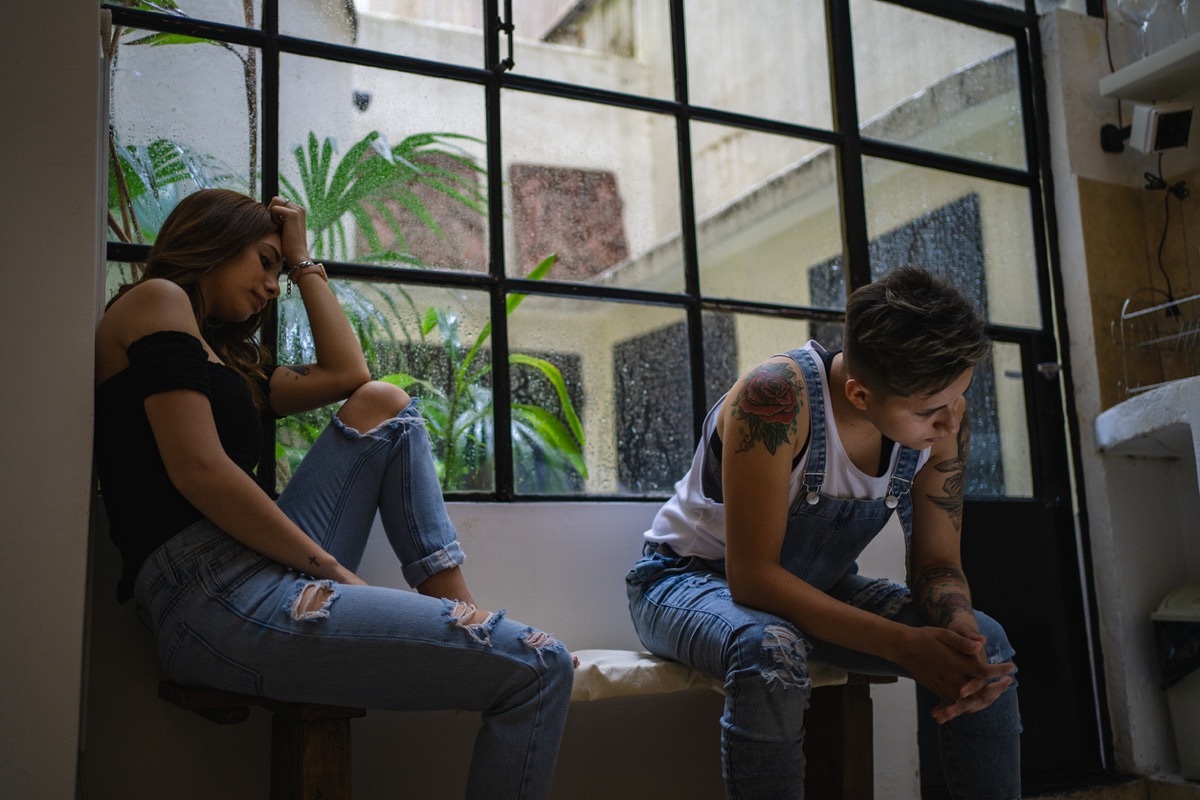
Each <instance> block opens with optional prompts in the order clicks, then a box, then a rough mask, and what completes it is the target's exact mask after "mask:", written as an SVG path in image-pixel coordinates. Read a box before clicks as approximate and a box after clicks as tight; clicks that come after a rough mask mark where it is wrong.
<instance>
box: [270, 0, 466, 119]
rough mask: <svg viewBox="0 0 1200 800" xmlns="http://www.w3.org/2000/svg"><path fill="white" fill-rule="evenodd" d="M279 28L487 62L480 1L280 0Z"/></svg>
mask: <svg viewBox="0 0 1200 800" xmlns="http://www.w3.org/2000/svg"><path fill="white" fill-rule="evenodd" d="M279 31H280V33H283V34H286V35H288V36H299V37H302V38H306V39H314V40H317V41H322V42H330V43H332V44H340V45H346V46H349V47H361V48H363V49H364V50H374V51H378V52H381V53H389V54H392V55H401V56H407V57H410V58H420V59H424V60H427V61H443V62H448V63H452V64H460V65H463V66H469V67H480V66H483V4H482V3H481V2H480V0H355V2H354V3H347V2H346V0H314V1H313V2H306V3H294V2H280V3H279ZM360 102H361V101H360Z"/></svg>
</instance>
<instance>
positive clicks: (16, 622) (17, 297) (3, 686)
mask: <svg viewBox="0 0 1200 800" xmlns="http://www.w3.org/2000/svg"><path fill="white" fill-rule="evenodd" d="M98 17H99V15H98V12H97V11H96V4H95V3H93V2H90V0H68V1H67V2H59V3H33V4H15V3H5V4H4V5H3V6H0V107H3V108H4V109H5V111H4V115H5V118H4V123H3V124H2V125H0V183H2V185H3V186H4V191H5V202H4V213H3V214H0V238H2V239H3V241H4V246H5V258H4V264H3V266H0V272H2V273H3V288H2V289H0V368H2V370H3V378H2V379H0V409H3V415H2V416H0V441H3V442H4V458H3V461H2V463H0V552H2V553H3V555H2V557H0V585H2V586H3V587H4V596H5V601H4V614H3V616H4V624H3V626H0V653H3V654H4V665H3V667H2V668H0V669H2V672H3V676H4V677H3V680H2V681H0V787H2V788H0V793H2V794H4V796H5V797H11V798H14V800H25V798H69V797H72V796H73V794H74V785H75V763H76V749H77V745H78V743H79V736H78V734H79V723H80V714H81V712H82V706H81V702H80V697H81V687H82V681H81V677H82V667H83V660H84V650H85V648H84V641H85V640H84V625H85V614H84V610H85V598H86V587H87V583H88V571H87V541H88V508H89V502H90V499H91V495H90V492H89V485H90V480H91V439H92V403H91V397H92V347H91V342H92V329H93V324H94V320H95V308H96V300H97V285H98V276H99V272H98V269H97V267H98V254H99V252H100V250H99V248H100V241H101V238H100V230H99V225H100V220H99V218H98V215H97V213H96V210H97V209H98V208H99V204H98V198H99V187H100V186H101V185H102V184H101V183H100V180H99V175H98V174H97V165H98V164H100V163H101V160H100V149H99V142H100V141H101V140H100V138H99V127H98V121H99V114H98V113H97V111H98V107H99V97H100V91H99V85H100V78H101V62H100V46H99V44H100V38H99V33H100V26H99V20H98ZM48 56H52V57H48Z"/></svg>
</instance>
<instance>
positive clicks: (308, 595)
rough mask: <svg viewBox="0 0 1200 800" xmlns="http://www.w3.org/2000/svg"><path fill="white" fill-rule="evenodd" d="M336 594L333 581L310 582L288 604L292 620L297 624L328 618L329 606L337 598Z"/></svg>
mask: <svg viewBox="0 0 1200 800" xmlns="http://www.w3.org/2000/svg"><path fill="white" fill-rule="evenodd" d="M337 596H338V593H337V591H336V590H335V589H334V588H333V581H329V580H322V581H311V582H309V583H306V584H305V585H304V587H303V588H301V589H300V591H298V592H296V596H295V597H293V598H292V602H291V603H290V604H289V611H290V612H291V615H292V619H294V620H296V621H298V622H308V621H311V620H318V619H325V618H326V617H328V616H329V606H330V604H331V603H333V601H334V600H335V599H336V598H337Z"/></svg>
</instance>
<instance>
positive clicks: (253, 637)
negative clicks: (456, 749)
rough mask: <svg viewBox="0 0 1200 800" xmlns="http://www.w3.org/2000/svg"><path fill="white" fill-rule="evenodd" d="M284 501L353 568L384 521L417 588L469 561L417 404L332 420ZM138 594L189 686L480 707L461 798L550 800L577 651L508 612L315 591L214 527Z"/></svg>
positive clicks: (365, 592) (156, 560)
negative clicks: (375, 418) (365, 419)
mask: <svg viewBox="0 0 1200 800" xmlns="http://www.w3.org/2000/svg"><path fill="white" fill-rule="evenodd" d="M279 506H280V508H281V509H282V510H283V511H284V512H285V513H286V514H287V515H288V517H290V518H291V519H292V520H293V521H294V522H295V523H296V524H297V525H299V526H300V528H301V529H302V530H304V531H306V532H307V533H308V534H309V535H310V536H311V537H312V538H313V539H314V540H316V541H317V542H319V543H320V544H321V546H322V547H324V548H325V549H326V550H327V551H328V552H330V553H331V554H332V555H333V556H334V557H335V558H337V559H338V561H340V562H341V563H342V564H344V565H345V566H346V567H348V568H349V569H351V570H355V569H357V567H358V565H359V562H360V561H361V559H362V555H363V551H364V548H365V547H366V541H367V537H368V534H369V533H370V530H371V526H372V524H373V521H374V519H375V514H376V511H378V512H379V515H380V517H381V519H382V521H383V526H384V529H385V531H386V532H387V536H388V539H389V541H390V543H391V546H392V549H393V550H394V551H395V553H396V556H397V558H399V560H400V563H401V566H402V569H403V574H404V577H405V579H406V580H407V581H408V583H409V584H410V585H413V586H416V585H418V584H420V583H421V582H422V581H423V580H424V579H425V578H427V577H429V576H430V575H433V574H436V573H437V572H439V571H441V570H444V569H447V568H452V567H455V566H457V565H459V564H461V563H462V561H463V554H462V551H461V549H460V547H459V545H458V541H457V534H456V532H455V530H454V527H453V525H452V524H451V522H450V519H449V517H448V516H447V514H446V509H445V506H444V504H443V502H442V494H441V489H440V487H439V485H438V481H437V476H436V474H435V471H434V465H433V460H432V455H431V451H430V446H429V439H428V435H427V433H426V431H425V424H424V421H423V420H422V419H421V416H420V412H419V406H418V402H417V401H415V400H414V401H413V402H412V403H411V404H410V405H409V406H408V407H407V408H405V409H404V410H403V411H402V412H400V413H399V414H398V415H396V417H394V418H393V419H391V420H388V421H387V422H385V423H384V424H382V425H380V426H379V427H377V428H375V429H374V430H372V431H369V432H367V433H366V434H361V435H360V434H359V433H358V432H356V431H354V430H352V429H349V428H347V427H346V426H345V425H343V424H342V423H341V420H340V419H338V418H337V417H336V416H335V417H334V418H333V420H332V421H331V423H330V424H329V426H328V427H327V428H326V429H325V431H324V432H323V433H322V434H321V436H320V437H319V438H318V440H317V442H316V443H315V444H314V445H313V447H312V449H311V450H310V451H309V453H308V455H307V456H306V457H305V458H304V460H303V462H302V464H301V466H300V468H299V469H298V470H297V471H296V474H295V475H294V476H293V478H292V480H291V482H290V483H289V484H288V487H287V489H286V490H285V491H284V492H283V494H282V496H281V497H280V498H279ZM134 596H135V597H136V599H137V602H138V605H139V606H140V607H141V608H142V609H144V610H145V611H146V612H148V616H149V618H150V620H151V623H152V626H153V629H154V632H155V636H156V640H157V644H158V654H159V659H160V660H161V662H162V664H163V666H164V668H165V669H166V671H167V673H168V674H169V675H170V676H171V678H172V679H174V680H176V681H178V682H180V683H183V684H188V685H201V686H210V687H213V688H218V689H225V690H228V691H234V692H242V693H245V694H253V695H262V696H266V697H271V698H274V699H277V700H295V701H307V702H317V703H327V704H332V705H344V706H357V707H365V708H370V709H382V710H405V711H415V710H433V709H462V710H472V711H480V712H483V714H482V720H483V724H482V728H481V730H480V733H479V736H478V737H477V739H476V743H475V750H474V755H473V758H472V761H471V771H470V775H469V778H468V794H467V796H468V797H469V798H543V797H547V796H549V793H550V785H551V781H552V779H553V777H554V765H555V761H556V759H557V755H558V745H559V739H560V737H561V734H562V729H563V726H564V725H565V723H566V714H567V707H568V703H569V701H570V694H571V682H572V678H573V667H572V662H571V656H570V654H569V653H568V652H567V651H566V649H565V648H564V647H563V645H562V644H561V643H559V642H557V641H555V640H554V639H552V638H551V637H549V636H548V635H546V634H544V633H542V632H540V631H537V630H534V629H532V628H530V627H528V626H526V625H522V624H520V623H518V622H515V621H513V620H510V619H508V618H506V617H505V616H504V612H503V611H498V612H496V613H494V614H492V615H491V616H490V617H489V618H488V619H487V620H486V621H485V622H483V623H481V624H477V625H466V624H463V620H464V619H469V618H470V616H471V614H472V613H473V611H474V609H473V608H472V607H470V606H467V605H466V604H460V603H457V602H452V601H450V600H443V599H438V598H432V597H425V596H422V595H419V594H417V593H415V592H407V591H403V590H399V589H391V588H384V587H377V586H348V585H342V584H333V583H331V582H328V581H318V580H316V579H314V578H312V577H310V576H308V575H305V574H303V573H299V572H296V571H293V570H290V569H288V568H287V567H284V566H282V565H280V564H278V563H276V562H274V561H270V560H268V559H266V558H263V557H262V556H260V555H258V553H256V552H254V551H252V550H250V549H248V548H246V547H245V546H243V545H241V544H240V543H238V542H237V541H235V540H234V539H233V538H231V537H229V536H228V535H226V534H225V533H224V532H222V531H221V530H220V529H218V528H217V527H216V526H215V525H213V524H212V523H210V522H208V521H201V522H199V523H197V524H195V525H192V526H191V527H189V528H187V529H186V530H184V531H182V532H180V533H179V534H177V535H176V536H175V537H173V538H172V539H171V540H170V541H168V542H167V543H166V544H164V545H163V546H162V547H160V548H159V549H158V550H156V551H155V552H154V553H153V554H152V555H151V556H150V558H148V559H147V561H146V563H145V564H144V565H143V566H142V568H141V570H140V572H139V573H138V578H137V582H136V584H135V587H134Z"/></svg>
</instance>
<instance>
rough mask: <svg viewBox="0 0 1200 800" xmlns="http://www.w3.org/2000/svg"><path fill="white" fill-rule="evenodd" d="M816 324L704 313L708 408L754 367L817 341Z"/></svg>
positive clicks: (839, 330) (755, 316)
mask: <svg viewBox="0 0 1200 800" xmlns="http://www.w3.org/2000/svg"><path fill="white" fill-rule="evenodd" d="M815 325H816V323H813V322H810V321H807V320H797V319H780V318H779V317H771V316H760V315H756V314H734V313H729V312H724V311H707V312H705V313H704V369H705V374H704V379H705V384H706V387H705V391H706V397H705V399H706V401H707V404H708V406H709V407H710V408H711V407H712V406H713V405H714V404H715V403H716V402H717V400H718V399H719V398H720V397H721V395H723V394H725V392H727V391H729V389H730V388H731V387H732V386H733V384H734V383H736V382H737V379H738V378H740V377H741V376H742V375H744V374H746V373H747V372H749V371H750V369H751V368H752V367H754V366H756V365H757V364H759V363H760V362H762V361H763V360H765V359H767V358H770V357H771V356H773V355H775V354H776V353H786V352H788V351H789V350H794V349H796V348H797V347H800V346H802V345H804V344H805V343H806V342H808V340H809V339H812V338H814V337H815V335H816V327H815ZM836 328H837V331H838V335H839V337H840V335H841V325H840V324H838V325H837V326H836ZM838 341H840V338H839V340H838ZM682 475H683V473H680V476H681V477H682Z"/></svg>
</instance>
